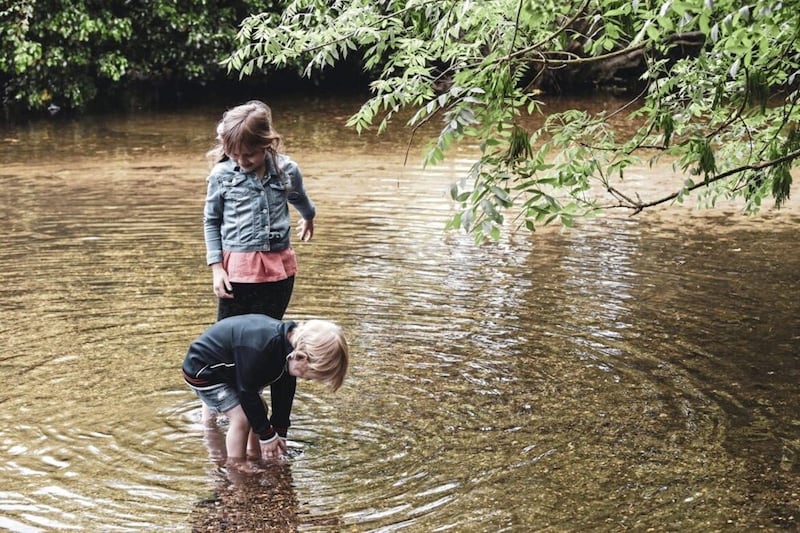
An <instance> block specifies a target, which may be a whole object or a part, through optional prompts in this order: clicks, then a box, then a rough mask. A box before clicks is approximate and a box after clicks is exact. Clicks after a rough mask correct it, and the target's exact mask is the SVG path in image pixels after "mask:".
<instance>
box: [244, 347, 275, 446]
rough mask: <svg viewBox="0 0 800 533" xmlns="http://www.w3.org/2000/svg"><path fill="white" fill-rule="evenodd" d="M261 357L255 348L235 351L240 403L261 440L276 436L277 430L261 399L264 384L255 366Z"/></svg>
mask: <svg viewBox="0 0 800 533" xmlns="http://www.w3.org/2000/svg"><path fill="white" fill-rule="evenodd" d="M260 357H261V353H260V352H259V351H258V350H255V349H253V348H249V347H244V346H239V347H237V348H235V350H234V361H235V362H236V382H237V384H238V386H237V389H238V393H239V402H240V403H241V405H242V409H243V410H244V414H245V415H246V416H247V420H248V422H250V427H251V428H252V429H253V433H255V434H257V435H258V436H259V438H260V439H261V440H268V439H271V438H272V437H273V436H275V429H274V428H273V427H272V425H271V424H270V422H269V418H268V417H267V414H268V413H267V406H266V405H265V404H264V400H263V399H262V398H261V387H262V385H263V383H264V380H263V379H262V375H261V372H259V371H258V369H257V368H255V367H254V366H253V365H254V363H255V362H256V361H258V360H259V358H260Z"/></svg>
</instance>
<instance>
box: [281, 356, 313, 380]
mask: <svg viewBox="0 0 800 533" xmlns="http://www.w3.org/2000/svg"><path fill="white" fill-rule="evenodd" d="M286 360H287V361H288V368H289V375H291V376H295V377H298V378H300V379H314V377H315V375H314V372H313V371H312V370H311V369H309V368H308V356H307V355H306V354H305V353H303V352H300V351H297V350H295V351H293V352H292V353H290V354H289V355H288V356H287V357H286Z"/></svg>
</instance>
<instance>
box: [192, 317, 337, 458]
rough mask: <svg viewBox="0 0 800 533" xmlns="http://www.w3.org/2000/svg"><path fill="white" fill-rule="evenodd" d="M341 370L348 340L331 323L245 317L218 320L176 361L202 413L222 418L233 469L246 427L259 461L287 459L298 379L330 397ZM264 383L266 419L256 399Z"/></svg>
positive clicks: (243, 451)
mask: <svg viewBox="0 0 800 533" xmlns="http://www.w3.org/2000/svg"><path fill="white" fill-rule="evenodd" d="M347 365H348V347H347V341H346V340H345V337H344V334H343V332H342V330H341V329H340V328H339V327H338V326H337V325H336V324H334V323H332V322H328V321H326V320H307V321H303V322H299V323H296V322H293V321H291V320H289V321H285V322H284V321H280V320H276V319H274V318H270V317H268V316H266V315H261V314H247V315H238V316H234V317H229V318H226V319H223V320H220V321H218V322H217V323H215V324H214V325H212V326H211V327H210V328H208V329H207V330H206V331H205V332H204V333H203V334H202V335H201V336H200V337H199V338H198V339H197V340H195V341H194V342H193V343H192V344H191V345H190V346H189V351H188V353H187V354H186V358H185V359H184V361H183V376H184V379H185V380H186V382H187V383H188V384H189V386H190V387H191V388H192V389H193V390H194V391H195V392H196V393H197V395H198V397H199V398H200V399H201V400H202V401H203V403H204V404H205V405H206V406H208V408H210V409H211V410H214V411H216V412H220V413H225V414H226V415H227V416H228V419H229V423H230V425H229V427H228V433H227V435H226V438H225V447H226V449H227V455H228V460H229V461H231V462H232V463H234V464H236V463H242V462H243V461H244V460H245V458H246V455H247V451H248V440H249V437H248V435H249V434H250V433H251V431H250V430H251V428H252V433H253V434H255V435H256V438H257V439H258V443H257V444H258V446H256V447H253V446H251V447H250V452H251V453H256V454H259V455H262V456H263V457H266V458H275V457H279V456H280V455H282V454H284V453H286V441H285V439H286V433H287V430H288V428H289V425H290V420H289V418H290V414H291V411H292V403H293V401H294V394H295V389H296V386H297V378H298V377H299V378H303V379H309V380H314V381H320V382H323V383H326V384H327V385H328V386H329V387H330V389H331V390H332V391H335V390H337V389H338V388H339V387H341V385H342V383H343V382H344V378H345V375H346V374H347ZM267 385H269V387H270V400H271V405H272V415H271V416H268V412H267V411H268V410H267V407H266V404H265V403H264V401H263V400H262V398H261V391H262V389H263V388H264V387H266V386H267Z"/></svg>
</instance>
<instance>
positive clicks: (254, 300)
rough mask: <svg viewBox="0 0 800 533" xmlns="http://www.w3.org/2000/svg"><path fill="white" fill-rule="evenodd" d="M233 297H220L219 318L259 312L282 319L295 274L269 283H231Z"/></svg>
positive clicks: (289, 297)
mask: <svg viewBox="0 0 800 533" xmlns="http://www.w3.org/2000/svg"><path fill="white" fill-rule="evenodd" d="M231 287H233V298H219V299H218V302H219V303H218V305H217V320H222V319H223V318H227V317H229V316H236V315H245V314H248V313H258V314H262V315H267V316H271V317H272V318H275V319H278V320H281V319H283V314H284V313H285V312H286V308H287V307H289V300H291V298H292V289H294V276H291V277H289V278H286V279H284V280H281V281H272V282H269V283H231Z"/></svg>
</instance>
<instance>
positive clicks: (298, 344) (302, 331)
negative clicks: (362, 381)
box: [292, 320, 349, 392]
mask: <svg viewBox="0 0 800 533" xmlns="http://www.w3.org/2000/svg"><path fill="white" fill-rule="evenodd" d="M292 342H293V344H294V347H295V349H296V350H297V351H299V352H303V353H305V354H306V356H307V357H308V368H309V370H311V371H312V372H313V373H314V374H315V375H316V376H317V379H318V380H319V381H322V382H324V383H326V384H327V385H328V386H329V387H330V389H331V391H334V392H335V391H336V390H337V389H338V388H339V387H341V386H342V383H344V378H345V375H347V366H348V363H349V354H348V347H347V340H346V339H345V337H344V332H343V331H342V329H341V328H340V327H339V326H337V325H336V324H334V323H333V322H328V321H327V320H306V321H303V322H300V323H299V324H298V325H297V327H296V328H295V329H294V331H293V332H292Z"/></svg>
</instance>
